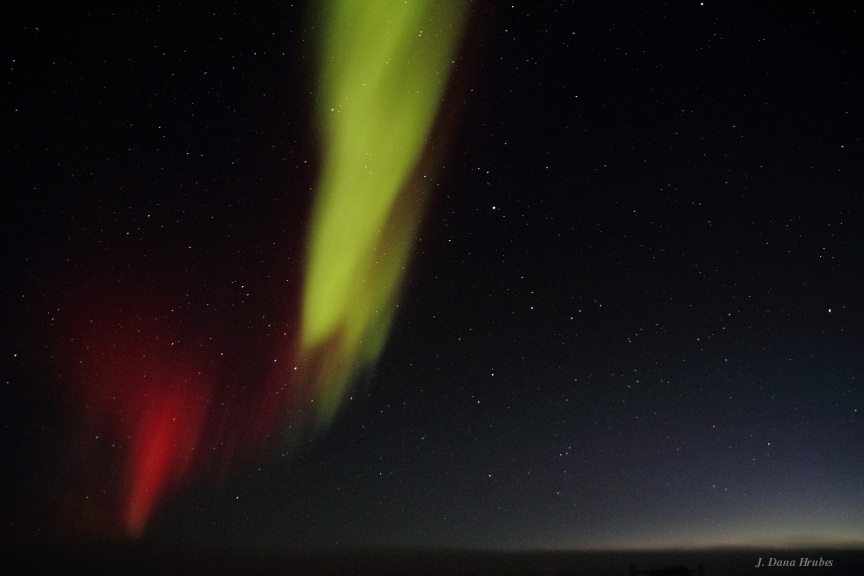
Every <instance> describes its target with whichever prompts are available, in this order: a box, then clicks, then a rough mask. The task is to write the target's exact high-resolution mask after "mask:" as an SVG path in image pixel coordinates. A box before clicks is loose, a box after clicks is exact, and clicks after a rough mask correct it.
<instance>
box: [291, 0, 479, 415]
mask: <svg viewBox="0 0 864 576" xmlns="http://www.w3.org/2000/svg"><path fill="white" fill-rule="evenodd" d="M325 6H326V7H324V8H323V9H322V10H323V12H322V16H323V26H324V31H323V33H322V38H321V45H320V55H319V58H320V62H319V74H320V76H319V78H318V94H317V109H316V115H317V123H318V127H319V130H320V138H321V141H322V154H323V157H322V171H321V175H320V178H319V181H318V185H317V190H316V196H315V200H314V203H313V207H312V218H311V224H310V228H309V235H308V240H307V242H308V244H307V255H306V273H305V288H304V294H303V304H302V317H301V333H300V356H301V361H302V362H303V364H304V370H305V373H306V378H308V379H309V381H310V384H313V385H314V386H315V388H314V390H315V399H316V400H317V401H318V406H317V414H316V424H317V425H319V426H323V425H327V424H328V423H329V422H330V421H331V419H332V417H333V415H334V414H335V413H336V411H337V410H338V408H339V406H340V405H341V402H342V400H343V398H344V396H345V392H346V391H347V389H348V387H349V386H350V384H351V382H352V380H353V378H354V377H355V376H356V374H357V372H358V371H359V370H362V369H363V368H366V367H368V366H369V365H371V364H372V363H374V362H375V360H376V359H377V357H378V355H379V354H380V352H381V350H382V349H383V347H384V344H385V343H386V340H387V334H388V331H389V327H390V323H391V320H392V317H393V312H394V307H395V303H396V298H397V296H398V293H399V288H400V286H401V283H402V279H403V275H404V271H405V267H406V264H407V261H408V257H409V254H410V248H411V244H412V242H413V239H414V236H415V234H416V229H417V226H418V225H419V221H420V218H421V216H422V210H423V206H424V199H425V190H423V189H422V187H420V186H419V185H417V186H413V185H411V180H410V176H411V174H412V171H413V170H414V168H415V166H416V164H417V162H418V160H419V159H420V157H421V155H422V154H423V151H424V148H425V144H426V140H427V138H428V135H429V131H430V129H431V127H432V124H433V122H434V120H435V116H436V113H437V111H438V106H439V103H440V101H441V98H442V95H443V92H444V89H445V87H446V84H447V80H448V77H449V75H450V68H451V65H452V63H453V59H454V57H455V51H456V48H457V44H458V40H459V37H460V35H461V31H462V27H463V24H464V21H465V16H466V12H467V2H465V1H463V0H449V1H445V0H410V1H405V0H364V1H357V0H339V1H333V2H326V3H325Z"/></svg>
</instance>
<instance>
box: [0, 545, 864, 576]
mask: <svg viewBox="0 0 864 576" xmlns="http://www.w3.org/2000/svg"><path fill="white" fill-rule="evenodd" d="M760 557H761V559H762V563H763V564H765V565H766V566H763V567H762V568H756V563H757V562H758V560H759V558H760ZM802 557H806V558H809V559H810V560H813V561H815V562H817V563H818V562H819V560H820V558H821V559H822V562H823V564H824V563H826V562H827V561H829V560H830V561H831V565H830V566H821V567H819V566H815V567H814V566H801V565H800V564H801V558H802ZM772 558H773V559H775V560H774V562H773V564H774V565H770V564H772V562H771V559H772ZM777 560H785V561H787V562H789V561H794V562H795V564H796V565H795V566H785V567H779V566H777V565H776V564H777ZM700 564H701V565H702V566H703V567H704V571H705V572H704V573H705V575H706V576H741V575H747V574H761V575H763V576H779V575H781V574H796V575H799V576H805V575H808V574H821V575H825V576H864V549H840V550H832V549H792V550H770V549H709V550H685V551H627V552H509V553H500V552H467V551H407V550H395V551H394V550H387V551H374V552H373V551H368V552H356V553H346V552H340V553H333V554H263V553H262V554H257V553H235V552H225V551H216V550H208V549H204V548H195V549H193V548H176V547H164V546H155V545H152V544H113V545H105V544H102V545H98V546H95V545H90V546H56V547H42V548H39V549H36V548H19V549H17V550H7V551H6V552H4V556H3V565H2V566H0V573H2V574H9V575H11V574H64V575H76V574H93V575H96V574H100V575H101V574H129V575H141V576H144V575H150V574H154V575H155V574H158V575H162V576H165V575H174V574H177V575H180V574H184V575H185V574H201V575H208V576H220V575H229V574H230V575H247V574H248V575H253V574H254V575H260V576H268V575H276V574H279V575H292V574H298V575H300V574H302V575H325V574H340V575H346V576H348V575H355V574H356V575H360V574H363V575H369V576H390V575H402V574H404V575H415V574H416V575H428V576H437V575H442V576H461V575H478V576H480V575H482V576H485V575H496V574H498V575H513V576H516V575H522V574H535V575H544V576H556V575H558V576H576V575H580V576H594V575H596V576H601V575H603V576H616V575H621V576H628V575H629V574H630V566H631V565H635V566H636V567H637V570H639V571H648V570H656V569H663V568H671V567H676V568H677V567H680V566H682V565H683V566H685V567H686V568H688V569H691V570H693V574H694V575H695V574H697V572H696V569H697V566H698V565H700ZM655 574H657V575H659V574H662V572H655ZM667 574H672V573H667Z"/></svg>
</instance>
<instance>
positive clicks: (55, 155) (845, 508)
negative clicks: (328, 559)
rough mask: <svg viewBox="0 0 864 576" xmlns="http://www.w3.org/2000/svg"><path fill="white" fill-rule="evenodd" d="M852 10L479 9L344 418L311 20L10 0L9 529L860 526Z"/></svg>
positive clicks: (674, 533) (862, 120)
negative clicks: (319, 212)
mask: <svg viewBox="0 0 864 576" xmlns="http://www.w3.org/2000/svg"><path fill="white" fill-rule="evenodd" d="M454 5H455V4H454ZM862 24H864V22H862V15H861V11H860V9H856V8H855V7H854V5H853V3H838V4H834V3H829V4H825V3H821V2H813V3H810V4H809V5H808V4H807V3H794V4H793V5H785V4H784V5H783V6H776V5H772V6H768V5H765V6H753V5H752V3H749V2H741V3H727V2H711V1H706V2H698V1H692V2H680V3H653V2H652V3H635V2H632V3H631V2H624V3H614V2H613V3H605V2H604V3H593V5H587V4H583V3H570V2H559V3H545V2H544V3H537V2H508V3H492V2H488V3H475V4H473V5H472V6H471V7H470V8H469V10H468V16H467V23H466V24H465V28H464V33H463V34H462V36H461V41H460V44H459V47H458V52H457V53H456V54H455V55H454V56H453V58H452V69H451V70H450V72H451V75H450V78H449V80H442V82H444V83H445V85H446V91H444V92H442V94H441V96H440V98H439V100H440V102H441V108H440V109H439V110H438V112H437V118H438V121H437V122H436V123H435V126H434V127H433V129H432V131H431V132H430V133H429V134H427V135H426V136H425V137H423V138H424V140H423V142H424V143H425V147H426V154H425V155H424V156H423V158H424V159H425V160H421V161H420V163H419V164H418V165H417V167H416V168H415V169H414V172H413V173H412V174H413V176H412V178H414V179H420V180H425V181H427V183H428V189H429V190H430V191H429V198H428V202H427V205H426V211H425V215H424V216H423V219H422V223H421V224H420V225H419V228H418V229H417V231H416V235H415V238H414V239H413V243H412V244H411V248H410V251H409V253H410V262H408V263H407V264H406V266H405V271H404V278H403V283H402V288H401V293H400V295H399V298H398V304H394V306H395V308H394V309H393V310H395V312H394V314H393V317H392V324H391V325H390V326H389V338H387V344H386V347H385V348H384V350H383V353H382V354H381V355H380V357H378V358H377V361H375V362H373V363H372V365H371V366H369V367H367V369H366V370H360V373H359V374H358V375H356V377H353V378H352V382H353V384H352V387H351V388H350V389H349V390H348V392H346V395H345V397H344V400H343V401H342V403H341V404H340V408H339V409H338V410H337V413H336V415H335V417H334V418H333V419H332V421H327V422H326V425H322V424H321V423H320V422H318V421H316V420H315V419H314V418H313V417H310V416H307V415H306V414H307V413H308V412H309V411H310V410H313V408H310V407H309V406H310V405H312V404H314V401H315V399H316V396H315V393H314V391H313V392H310V391H309V390H308V389H309V388H312V386H311V385H310V384H309V381H310V380H309V379H310V378H311V379H313V380H314V376H308V372H303V371H302V370H301V371H300V372H302V373H303V374H305V375H300V376H294V375H291V373H292V372H297V371H296V370H295V369H294V368H295V366H296V365H297V363H298V362H299V360H298V358H297V357H296V350H297V341H298V336H297V334H298V333H300V331H301V327H300V324H301V323H302V320H301V317H302V313H301V311H300V310H301V307H302V299H303V293H304V266H305V265H306V264H305V263H306V261H307V260H306V259H307V256H306V255H305V252H304V250H305V246H306V238H307V233H308V231H309V230H310V229H311V228H312V227H313V226H314V224H313V220H312V218H311V217H310V213H311V212H310V211H311V207H312V205H313V194H314V191H315V189H316V182H317V181H318V177H319V174H320V173H321V171H322V167H323V165H324V163H323V162H322V149H323V146H322V144H321V140H320V130H319V129H318V126H317V125H316V120H315V118H316V116H315V114H316V106H318V105H320V103H321V101H322V97H321V95H320V94H319V92H318V85H317V84H316V80H315V78H316V74H317V70H316V66H317V64H316V63H317V62H319V61H320V60H319V57H320V54H321V51H322V50H326V48H324V47H322V43H320V42H319V41H318V39H319V35H320V31H321V29H322V28H325V27H326V23H325V22H323V21H322V18H321V16H320V14H318V13H316V12H314V11H310V10H309V9H308V7H306V6H302V5H299V6H298V5H294V6H292V5H289V4H287V3H276V2H274V3H269V4H266V5H263V6H262V7H257V8H248V7H235V8H233V9H222V8H219V9H207V10H205V9H196V8H176V7H173V6H163V7H161V8H155V7H147V8H144V7H136V6H135V5H134V4H122V5H120V4H117V5H116V6H115V7H114V8H113V9H112V10H107V11H105V10H85V9H81V11H68V12H64V11H63V10H41V9H39V8H29V7H28V8H21V7H19V8H15V9H13V10H8V9H7V14H6V16H5V17H4V18H3V24H2V25H0V26H2V29H3V33H2V35H0V36H2V39H0V46H2V50H0V52H2V54H3V58H4V66H5V72H4V81H3V85H4V88H5V89H4V92H5V96H4V98H3V99H2V115H3V118H4V121H3V124H4V126H5V129H4V131H3V136H2V138H3V150H4V155H3V157H4V160H3V162H2V163H0V178H2V180H0V181H2V185H3V189H4V198H5V202H4V204H5V208H6V209H5V210H4V213H5V215H4V216H3V228H4V249H3V253H2V256H3V268H2V269H3V280H2V283H0V286H2V318H3V331H2V332H3V335H2V346H3V354H4V357H3V361H2V369H3V379H2V384H3V386H4V390H3V402H2V407H0V417H2V421H0V426H2V445H3V454H4V460H5V461H6V462H7V464H6V465H4V466H3V472H2V487H3V493H4V497H3V498H4V517H5V521H4V527H3V530H4V533H6V534H14V535H15V536H17V537H19V538H22V539H24V540H27V541H41V540H51V539H59V540H64V539H72V540H77V539H91V538H92V539H99V538H105V537H114V536H116V535H117V534H122V533H124V532H125V533H129V532H132V533H134V534H143V535H144V537H146V538H151V539H156V540H159V539H165V540H170V541H180V542H190V543H209V544H225V543H230V544H231V545H233V546H237V547H241V548H242V547H264V548H268V549H272V550H298V549H322V548H323V549H330V548H356V547H399V546H406V547H421V548H430V547H432V548H435V547H458V548H479V549H487V548H491V549H496V550H497V549H508V550H509V549H536V548H541V549H574V548H575V549H578V548H597V547H599V548H619V547H625V548H633V547H642V546H660V547H670V546H685V545H686V546H695V545H729V544H746V543H749V544H753V543H757V544H764V545H775V546H782V545H792V546H794V545H798V544H800V543H809V544H811V545H813V544H815V545H826V546H827V545H836V544H849V543H852V544H856V545H859V546H860V545H862V542H864V496H862V494H864V382H862V379H864V353H862V350H864V348H862V343H864V301H862V297H861V286H862V284H864V264H862V259H861V256H862V254H864V232H862V227H861V222H862V216H864V142H862V134H864V117H862V108H861V103H862V101H864V90H862V88H864V81H862V62H864V59H862V58H864V43H862V41H861V38H860V33H861V32H860V31H861V29H862ZM349 67H350V65H349ZM417 72H418V68H416V67H415V68H414V72H413V73H417ZM420 72H421V75H422V69H421V70H420ZM444 78H446V75H445V76H444ZM381 106H384V104H382V105H381ZM408 194H410V191H409V192H408ZM362 290H363V288H362V287H361V286H359V285H358V287H357V291H358V292H357V293H358V295H360V294H361V293H362ZM323 358H324V361H326V360H327V358H329V357H328V356H326V355H325V356H324V357H323ZM304 378H306V379H307V381H306V383H305V384H304V380H303V379H304ZM274 383H275V384H274ZM286 398H287V399H286ZM9 463H13V464H11V465H10V464H9ZM142 478H143V479H142ZM136 482H137V484H136ZM130 486H132V488H131V490H132V492H131V493H134V494H138V495H139V496H138V497H137V500H136V499H135V498H133V502H131V504H130V502H129V501H128V498H127V496H124V495H128V494H129V493H130ZM136 490H140V492H136ZM145 493H146V494H147V496H146V497H145V496H141V494H145ZM124 499H125V500H124ZM124 502H125V503H124ZM124 506H126V507H127V508H126V509H125V510H126V511H125V512H123V511H122V510H123V507H124ZM129 506H131V510H132V511H131V512H130V511H129ZM124 519H125V520H124ZM124 522H125V523H124ZM134 534H133V535H134Z"/></svg>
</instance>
